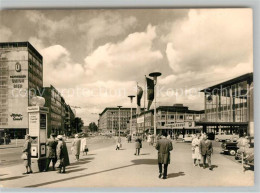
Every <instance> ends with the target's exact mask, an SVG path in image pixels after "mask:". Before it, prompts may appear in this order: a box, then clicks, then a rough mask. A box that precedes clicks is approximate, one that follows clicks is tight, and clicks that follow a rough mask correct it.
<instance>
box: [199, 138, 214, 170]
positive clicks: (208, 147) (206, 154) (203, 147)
mask: <svg viewBox="0 0 260 193" xmlns="http://www.w3.org/2000/svg"><path fill="white" fill-rule="evenodd" d="M199 148H200V153H201V156H202V158H203V169H205V168H206V159H207V162H208V166H209V170H212V169H213V168H212V167H211V154H212V153H213V146H212V142H211V141H210V140H209V139H208V136H207V135H204V136H203V138H202V140H201V141H200V145H199Z"/></svg>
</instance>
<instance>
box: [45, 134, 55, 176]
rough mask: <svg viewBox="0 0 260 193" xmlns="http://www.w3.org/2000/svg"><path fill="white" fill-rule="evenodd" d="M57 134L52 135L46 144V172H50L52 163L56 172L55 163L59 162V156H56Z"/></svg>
mask: <svg viewBox="0 0 260 193" xmlns="http://www.w3.org/2000/svg"><path fill="white" fill-rule="evenodd" d="M54 136H55V134H54V133H52V134H51V135H50V139H47V142H46V150H47V151H46V167H45V170H44V171H46V172H47V171H48V170H49V165H50V163H51V162H52V169H53V171H54V170H55V163H56V161H57V156H56V147H57V143H58V142H57V141H56V140H55V138H54Z"/></svg>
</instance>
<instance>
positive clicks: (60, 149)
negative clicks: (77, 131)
mask: <svg viewBox="0 0 260 193" xmlns="http://www.w3.org/2000/svg"><path fill="white" fill-rule="evenodd" d="M57 139H58V144H57V147H56V154H57V161H59V162H60V167H59V173H61V172H62V173H65V167H66V166H68V165H70V161H69V154H68V149H67V146H66V143H65V141H64V140H63V138H62V136H61V135H58V136H57ZM61 170H62V171H61Z"/></svg>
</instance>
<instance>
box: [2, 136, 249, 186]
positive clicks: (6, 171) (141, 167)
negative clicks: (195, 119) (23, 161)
mask: <svg viewBox="0 0 260 193" xmlns="http://www.w3.org/2000/svg"><path fill="white" fill-rule="evenodd" d="M173 146H174V150H173V152H172V154H171V164H170V165H169V167H168V179H167V180H162V179H159V178H158V166H157V151H156V150H155V149H154V147H152V146H149V145H148V144H147V143H146V142H145V143H143V148H142V149H141V155H140V156H135V155H134V152H135V144H134V143H129V144H128V143H127V142H125V141H124V142H123V147H122V149H121V150H118V151H116V150H115V146H110V147H106V148H103V149H98V150H94V151H91V153H90V154H89V155H87V156H81V160H80V161H79V162H76V163H75V162H74V160H73V157H72V156H70V161H71V165H70V166H68V167H67V173H66V174H58V173H57V172H55V171H50V172H43V173H34V174H30V175H22V173H23V172H24V166H23V165H17V166H14V167H6V168H3V169H1V171H0V178H1V184H2V186H3V187H185V186H186V187H193V186H252V185H253V184H254V173H253V172H252V171H247V172H245V173H244V172H243V170H242V167H241V165H240V164H237V163H235V162H233V161H231V160H229V159H227V158H225V157H223V156H222V155H220V154H217V153H215V154H214V155H213V156H212V163H213V165H214V170H213V171H210V170H208V169H202V168H199V167H193V164H192V159H191V148H190V144H188V143H176V142H173Z"/></svg>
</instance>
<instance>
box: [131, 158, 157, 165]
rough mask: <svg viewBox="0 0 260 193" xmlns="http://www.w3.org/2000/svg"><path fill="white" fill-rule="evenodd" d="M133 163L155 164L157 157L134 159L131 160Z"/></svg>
mask: <svg viewBox="0 0 260 193" xmlns="http://www.w3.org/2000/svg"><path fill="white" fill-rule="evenodd" d="M132 162H133V163H134V165H142V164H147V165H157V164H158V160H157V159H136V160H132Z"/></svg>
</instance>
